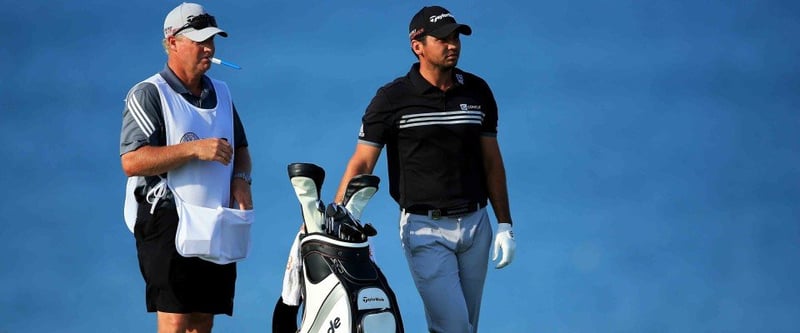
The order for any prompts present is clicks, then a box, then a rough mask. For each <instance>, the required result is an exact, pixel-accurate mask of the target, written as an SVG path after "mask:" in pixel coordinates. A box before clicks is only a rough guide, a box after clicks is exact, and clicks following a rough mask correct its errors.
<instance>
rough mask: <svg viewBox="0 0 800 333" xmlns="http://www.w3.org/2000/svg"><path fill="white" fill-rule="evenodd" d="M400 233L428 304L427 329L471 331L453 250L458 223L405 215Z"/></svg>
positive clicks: (440, 332)
mask: <svg viewBox="0 0 800 333" xmlns="http://www.w3.org/2000/svg"><path fill="white" fill-rule="evenodd" d="M400 234H401V240H402V244H403V251H404V253H405V255H406V260H407V261H408V267H409V269H410V270H411V276H412V277H413V279H414V283H415V285H416V287H417V291H418V292H419V294H420V296H421V297H422V302H423V304H424V305H425V315H426V317H427V320H428V330H430V332H437V333H468V332H469V317H468V312H467V305H466V303H465V302H464V295H463V293H462V288H461V284H460V283H459V277H458V269H459V268H458V262H457V260H456V257H455V254H454V253H453V250H454V248H455V241H453V239H454V238H453V237H454V236H457V235H456V234H457V232H456V229H455V224H452V223H449V221H442V220H436V221H434V220H431V219H430V218H428V217H426V216H422V215H410V214H403V218H401V222H400Z"/></svg>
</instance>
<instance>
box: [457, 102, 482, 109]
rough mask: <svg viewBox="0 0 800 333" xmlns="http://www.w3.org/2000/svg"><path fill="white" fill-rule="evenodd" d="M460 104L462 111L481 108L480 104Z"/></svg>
mask: <svg viewBox="0 0 800 333" xmlns="http://www.w3.org/2000/svg"><path fill="white" fill-rule="evenodd" d="M458 106H459V107H460V108H461V111H467V110H480V109H481V106H480V105H471V104H459V105H458Z"/></svg>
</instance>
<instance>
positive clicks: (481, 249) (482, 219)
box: [458, 209, 492, 333]
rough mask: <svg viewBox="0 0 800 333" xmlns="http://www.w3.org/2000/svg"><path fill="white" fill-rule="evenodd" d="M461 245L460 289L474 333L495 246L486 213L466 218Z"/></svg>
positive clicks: (464, 219)
mask: <svg viewBox="0 0 800 333" xmlns="http://www.w3.org/2000/svg"><path fill="white" fill-rule="evenodd" d="M461 225H462V232H463V236H462V240H463V241H462V246H460V247H459V250H460V251H461V252H460V253H459V254H458V262H459V272H460V276H461V288H462V289H463V293H464V301H465V303H466V306H467V310H468V312H469V322H470V324H471V326H472V331H471V332H472V333H474V332H477V331H478V318H479V317H480V312H481V300H482V298H483V286H484V282H485V281H486V269H487V267H488V264H489V248H490V247H491V244H492V228H491V224H490V222H489V217H488V215H487V214H486V210H485V209H484V210H481V211H478V212H476V213H474V214H471V215H467V216H466V217H465V218H463V219H462V221H461Z"/></svg>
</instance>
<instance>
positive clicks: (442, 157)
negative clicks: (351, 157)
mask: <svg viewBox="0 0 800 333" xmlns="http://www.w3.org/2000/svg"><path fill="white" fill-rule="evenodd" d="M453 75H454V78H453V81H454V83H455V84H454V86H453V87H452V88H450V89H449V90H448V91H446V92H444V91H442V90H440V89H439V88H437V87H434V86H433V85H431V84H430V83H428V81H426V80H425V78H423V77H422V75H420V73H419V63H416V64H414V65H413V66H411V70H410V71H409V72H408V74H406V76H403V77H399V78H397V79H395V80H394V81H392V82H391V83H389V84H387V85H385V86H383V87H381V88H380V89H378V92H377V93H376V95H375V97H374V98H373V99H372V102H370V104H369V106H368V107H367V111H366V112H365V114H364V116H363V118H362V125H361V131H360V133H359V143H364V144H369V145H373V146H376V147H379V148H381V147H383V146H384V145H385V146H386V157H387V164H388V173H389V192H390V193H391V195H392V198H394V199H395V201H397V203H398V204H400V207H402V208H408V207H411V206H430V207H433V208H446V207H453V206H458V205H462V204H466V203H470V202H479V203H482V204H486V199H487V197H488V194H487V189H486V176H485V172H484V169H483V157H482V153H481V144H480V138H481V136H496V135H497V103H496V102H495V99H494V96H493V94H492V91H491V89H490V88H489V85H488V84H487V83H486V82H485V81H484V80H483V79H481V78H480V77H478V76H476V75H473V74H470V73H467V72H464V71H462V70H460V69H458V68H456V69H455V70H454V71H453Z"/></svg>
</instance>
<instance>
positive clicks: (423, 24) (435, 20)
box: [408, 6, 472, 39]
mask: <svg viewBox="0 0 800 333" xmlns="http://www.w3.org/2000/svg"><path fill="white" fill-rule="evenodd" d="M453 31H458V32H459V33H461V34H464V35H467V36H469V35H471V34H472V28H470V27H469V26H468V25H466V24H458V23H456V18H455V17H453V15H451V14H450V12H449V11H448V10H447V9H444V8H442V7H439V6H430V7H422V9H420V10H419V11H418V12H417V14H416V15H414V17H412V18H411V24H410V25H409V26H408V37H409V38H410V39H416V38H418V37H420V36H425V35H431V36H433V37H436V38H444V37H447V36H449V35H450V34H451V33H453Z"/></svg>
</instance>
